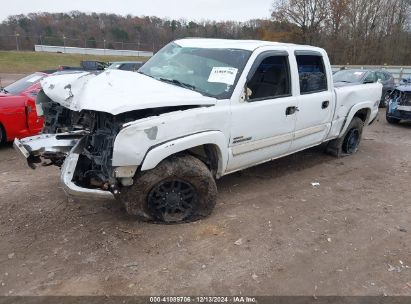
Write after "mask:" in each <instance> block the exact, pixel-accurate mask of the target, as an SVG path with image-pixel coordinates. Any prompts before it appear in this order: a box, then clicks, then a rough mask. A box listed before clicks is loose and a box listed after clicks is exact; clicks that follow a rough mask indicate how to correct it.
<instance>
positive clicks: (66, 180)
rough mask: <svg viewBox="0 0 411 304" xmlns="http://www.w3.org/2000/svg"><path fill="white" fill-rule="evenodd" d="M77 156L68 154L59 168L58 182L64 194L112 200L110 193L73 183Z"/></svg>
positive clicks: (73, 153)
mask: <svg viewBox="0 0 411 304" xmlns="http://www.w3.org/2000/svg"><path fill="white" fill-rule="evenodd" d="M75 148H76V147H74V148H73V150H75ZM79 156H80V155H79V154H77V153H75V152H73V151H72V152H70V154H69V155H68V156H67V157H66V159H65V161H64V164H63V166H62V167H61V174H60V182H61V185H62V186H63V190H64V192H66V194H67V195H68V196H71V197H76V198H82V199H109V200H112V199H114V195H113V194H112V193H111V192H110V191H104V190H99V189H88V188H83V187H79V186H77V185H76V184H75V183H74V182H73V176H74V172H75V170H76V166H77V162H78V159H79Z"/></svg>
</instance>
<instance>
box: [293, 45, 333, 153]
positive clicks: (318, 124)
mask: <svg viewBox="0 0 411 304" xmlns="http://www.w3.org/2000/svg"><path fill="white" fill-rule="evenodd" d="M295 58H296V61H297V67H298V75H299V84H300V85H299V86H300V88H299V91H300V92H299V93H300V95H299V97H298V112H297V116H296V127H295V133H294V139H293V143H292V145H291V151H299V150H302V149H305V148H307V147H310V146H314V145H317V144H320V143H321V142H322V141H323V140H324V138H325V137H326V135H327V134H328V132H329V130H330V127H331V120H332V116H333V111H334V108H335V104H334V103H335V100H334V93H333V91H332V90H331V86H330V82H331V80H330V79H329V77H328V74H327V71H326V68H325V67H326V64H329V63H328V58H324V57H323V55H322V54H321V53H320V52H316V51H296V52H295Z"/></svg>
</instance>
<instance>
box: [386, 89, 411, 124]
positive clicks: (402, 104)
mask: <svg viewBox="0 0 411 304" xmlns="http://www.w3.org/2000/svg"><path fill="white" fill-rule="evenodd" d="M385 117H386V119H387V121H388V122H389V123H391V124H398V123H399V122H400V121H401V120H408V121H411V81H404V82H403V83H402V84H401V85H399V86H398V87H397V88H395V90H394V91H393V92H392V93H391V95H390V100H389V102H388V106H387V112H386V115H385Z"/></svg>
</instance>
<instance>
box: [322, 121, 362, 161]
mask: <svg viewBox="0 0 411 304" xmlns="http://www.w3.org/2000/svg"><path fill="white" fill-rule="evenodd" d="M363 128H364V122H363V121H362V120H361V119H360V118H359V117H354V118H353V119H352V120H351V122H350V124H349V126H348V128H347V130H346V131H345V133H344V135H343V136H342V137H340V138H337V139H334V140H332V141H330V142H329V143H328V145H327V149H326V151H327V153H329V154H331V155H334V156H337V157H341V156H343V155H351V154H354V153H355V152H357V150H358V146H359V145H360V142H361V137H362V131H363Z"/></svg>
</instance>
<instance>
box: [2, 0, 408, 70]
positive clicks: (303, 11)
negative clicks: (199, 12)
mask: <svg viewBox="0 0 411 304" xmlns="http://www.w3.org/2000/svg"><path fill="white" fill-rule="evenodd" d="M410 7H411V0H275V1H274V2H273V7H272V18H271V20H263V19H256V20H249V21H247V22H235V21H222V22H216V21H189V20H185V19H179V20H169V19H162V18H158V17H153V16H141V17H137V16H132V15H127V16H120V15H116V14H104V13H102V14H98V13H91V14H87V13H82V12H79V11H72V12H69V13H31V14H27V15H14V16H9V17H8V18H7V19H6V20H4V21H3V22H2V23H0V50H12V49H16V48H17V49H21V50H27V49H33V48H34V44H50V45H61V46H63V45H66V46H78V47H100V48H103V47H104V48H112V49H121V48H125V49H139V50H146V51H157V50H159V49H160V48H161V47H163V46H164V45H165V44H167V43H168V42H170V41H172V40H175V39H178V38H183V37H207V38H227V39H260V40H269V41H279V42H288V43H304V44H311V45H316V46H320V47H324V48H325V49H326V50H327V52H328V53H329V55H330V58H331V61H332V63H333V64H347V63H348V64H391V65H392V64H398V65H411V56H410V54H411V22H410V19H411V18H410V14H411V13H410V11H411V10H410Z"/></svg>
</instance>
